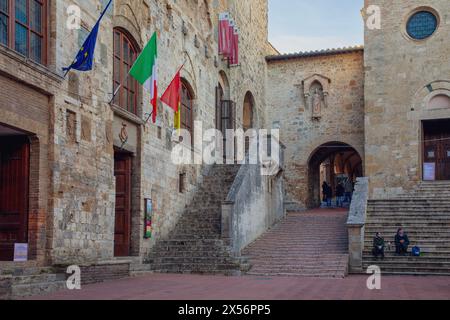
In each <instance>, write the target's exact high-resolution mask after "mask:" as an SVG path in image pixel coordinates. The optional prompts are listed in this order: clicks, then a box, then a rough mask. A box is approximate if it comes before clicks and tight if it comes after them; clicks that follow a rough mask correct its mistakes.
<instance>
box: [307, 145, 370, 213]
mask: <svg viewBox="0 0 450 320" xmlns="http://www.w3.org/2000/svg"><path fill="white" fill-rule="evenodd" d="M363 175H364V167H363V157H362V156H361V153H359V152H358V150H357V149H356V148H354V147H353V146H351V145H350V144H347V143H345V142H340V141H330V142H327V143H324V144H321V145H319V146H318V147H316V148H315V149H314V150H313V151H312V152H311V153H310V156H309V158H308V161H307V183H308V187H307V190H306V193H307V194H306V195H305V196H306V207H308V208H314V207H318V206H320V204H321V197H322V188H321V185H322V183H323V182H324V181H326V182H327V183H328V184H329V185H330V186H331V187H332V189H333V194H335V190H336V186H337V184H338V183H339V182H340V181H341V180H345V179H346V178H350V179H351V181H353V182H355V179H356V178H357V177H362V176H363Z"/></svg>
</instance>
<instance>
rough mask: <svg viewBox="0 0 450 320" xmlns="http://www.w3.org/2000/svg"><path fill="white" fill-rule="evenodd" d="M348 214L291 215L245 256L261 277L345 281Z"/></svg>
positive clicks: (308, 212)
mask: <svg viewBox="0 0 450 320" xmlns="http://www.w3.org/2000/svg"><path fill="white" fill-rule="evenodd" d="M346 220H347V211H345V210H330V209H319V210H314V211H307V212H304V213H289V214H288V216H287V217H286V218H285V219H284V220H283V221H282V222H280V223H279V224H278V225H276V226H275V227H274V228H272V229H271V230H269V231H268V232H267V233H266V234H265V235H263V236H262V237H261V238H260V239H258V240H257V241H255V242H254V243H253V244H251V245H250V246H249V247H247V248H246V249H245V250H244V252H243V255H244V256H247V257H248V258H249V259H250V263H251V265H252V268H251V270H250V271H249V272H248V274H250V275H257V276H300V277H323V278H344V277H345V276H346V275H347V273H348V259H349V257H348V236H347V229H346Z"/></svg>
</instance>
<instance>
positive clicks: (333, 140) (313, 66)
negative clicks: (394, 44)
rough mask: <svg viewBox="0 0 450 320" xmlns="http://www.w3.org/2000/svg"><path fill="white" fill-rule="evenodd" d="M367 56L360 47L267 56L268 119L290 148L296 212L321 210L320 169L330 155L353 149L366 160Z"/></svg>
mask: <svg viewBox="0 0 450 320" xmlns="http://www.w3.org/2000/svg"><path fill="white" fill-rule="evenodd" d="M363 54H364V53H363V49H362V48H359V47H357V48H349V49H344V50H328V51H322V52H310V53H300V54H291V55H274V56H269V57H267V62H268V68H269V72H268V83H269V84H270V85H269V86H268V87H267V90H268V93H267V96H268V100H267V118H268V122H269V123H270V124H271V126H272V127H274V128H280V130H281V141H283V142H284V143H285V145H286V154H285V156H286V158H285V163H286V177H285V178H286V188H287V198H288V201H290V205H289V206H290V207H291V208H293V209H302V208H303V209H304V208H307V207H312V206H318V205H319V204H318V199H319V198H320V193H321V192H320V190H319V189H320V185H319V181H320V180H319V165H320V163H321V162H322V161H324V160H325V159H326V158H328V157H329V156H330V155H331V154H334V153H336V152H341V151H342V152H344V151H345V152H347V150H349V149H353V150H355V151H356V152H357V153H358V155H359V157H360V160H361V159H363V158H364V59H363ZM316 91H317V92H316ZM315 97H316V98H318V99H315ZM314 105H315V106H314ZM349 156H350V155H349ZM355 158H358V157H355Z"/></svg>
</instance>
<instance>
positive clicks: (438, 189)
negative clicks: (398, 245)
mask: <svg viewBox="0 0 450 320" xmlns="http://www.w3.org/2000/svg"><path fill="white" fill-rule="evenodd" d="M399 227H403V228H404V229H405V231H406V233H407V234H408V237H409V240H410V242H411V244H410V249H409V250H411V248H412V247H413V246H419V247H420V248H421V249H422V252H423V254H422V256H421V257H411V256H406V257H401V256H397V255H395V243H394V236H395V233H396V232H397V229H398V228H399ZM376 232H381V233H382V235H383V237H384V238H385V241H386V243H391V246H390V248H387V250H386V251H387V254H386V258H385V259H384V260H381V259H378V260H377V259H374V258H373V257H372V254H371V250H372V245H373V237H374V235H375V233H376ZM364 242H365V246H364V253H363V268H364V270H366V269H367V267H369V266H371V265H377V266H379V267H380V268H381V270H382V272H383V273H384V274H405V275H450V182H422V183H421V184H420V185H419V186H418V187H417V188H416V189H415V190H413V191H412V192H411V193H409V194H404V195H400V196H398V197H396V198H395V199H390V200H372V201H369V204H368V212H367V223H366V229H365V241H364Z"/></svg>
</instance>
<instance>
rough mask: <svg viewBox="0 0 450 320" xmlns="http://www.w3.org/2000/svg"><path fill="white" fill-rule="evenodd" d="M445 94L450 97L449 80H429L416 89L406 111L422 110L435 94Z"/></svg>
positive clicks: (424, 109)
mask: <svg viewBox="0 0 450 320" xmlns="http://www.w3.org/2000/svg"><path fill="white" fill-rule="evenodd" d="M437 95H447V96H449V97H450V80H437V81H433V82H430V83H428V84H426V85H424V86H423V87H421V88H420V89H418V90H417V91H416V93H415V94H414V96H413V98H412V101H411V104H410V105H408V108H410V110H407V112H416V113H417V112H423V111H426V110H427V106H428V104H429V102H430V100H432V99H433V98H434V97H435V96H437Z"/></svg>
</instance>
